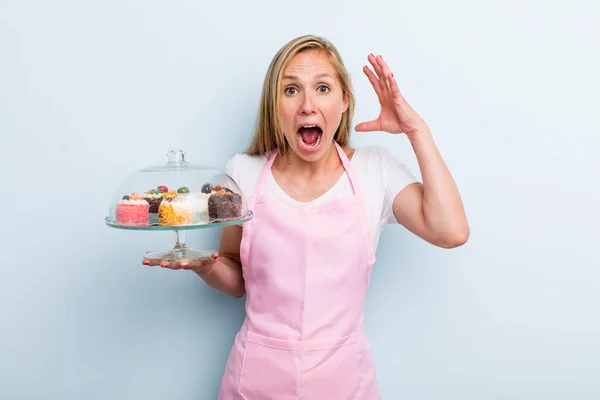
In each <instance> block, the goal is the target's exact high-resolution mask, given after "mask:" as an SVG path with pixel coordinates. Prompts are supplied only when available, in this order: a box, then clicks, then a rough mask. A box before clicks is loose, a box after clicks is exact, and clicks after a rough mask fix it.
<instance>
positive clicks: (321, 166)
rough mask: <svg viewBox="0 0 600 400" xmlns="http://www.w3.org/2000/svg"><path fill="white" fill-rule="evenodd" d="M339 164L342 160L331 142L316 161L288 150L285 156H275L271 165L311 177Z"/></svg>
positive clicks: (282, 170) (281, 169) (283, 170)
mask: <svg viewBox="0 0 600 400" xmlns="http://www.w3.org/2000/svg"><path fill="white" fill-rule="evenodd" d="M341 164H342V161H341V160H340V158H339V156H338V154H337V149H336V147H335V144H334V143H333V142H332V143H331V145H330V146H329V150H328V151H327V152H326V153H325V154H324V155H323V157H321V158H320V159H318V160H316V161H305V160H303V159H302V158H300V157H298V156H297V155H296V154H295V153H293V152H290V153H288V155H287V157H280V156H277V158H276V159H275V161H274V163H273V166H274V167H275V168H276V169H277V170H279V171H281V172H285V173H293V174H295V175H302V176H305V177H311V176H314V175H319V174H322V173H323V172H326V171H329V170H331V169H335V168H337V167H339V166H340V165H341Z"/></svg>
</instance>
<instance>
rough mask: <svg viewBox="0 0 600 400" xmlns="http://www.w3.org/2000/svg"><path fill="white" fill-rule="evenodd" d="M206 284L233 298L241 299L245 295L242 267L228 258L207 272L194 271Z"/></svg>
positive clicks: (221, 259)
mask: <svg viewBox="0 0 600 400" xmlns="http://www.w3.org/2000/svg"><path fill="white" fill-rule="evenodd" d="M196 274H198V275H199V276H200V277H201V278H202V279H204V281H205V282H206V284H207V285H208V286H210V287H212V288H213V289H216V290H220V291H222V292H224V293H227V294H229V295H230V296H233V297H242V296H243V295H244V293H246V289H245V285H244V277H243V275H242V266H241V265H240V263H239V262H238V261H235V260H233V259H230V258H228V257H219V260H218V261H217V262H215V264H214V265H213V266H212V268H210V269H209V270H208V271H207V272H198V271H196Z"/></svg>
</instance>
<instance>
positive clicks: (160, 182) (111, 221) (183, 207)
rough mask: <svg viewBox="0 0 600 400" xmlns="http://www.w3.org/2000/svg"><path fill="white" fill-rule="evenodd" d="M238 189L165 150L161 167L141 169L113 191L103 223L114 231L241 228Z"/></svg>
mask: <svg viewBox="0 0 600 400" xmlns="http://www.w3.org/2000/svg"><path fill="white" fill-rule="evenodd" d="M246 204H247V203H246V199H245V198H244V196H243V194H242V192H241V190H240V188H239V187H238V185H237V184H236V183H235V181H234V180H233V179H232V178H231V177H229V176H228V175H227V174H226V173H224V172H222V171H219V170H217V169H216V168H213V167H210V166H205V165H194V164H190V163H188V162H187V160H186V153H185V152H184V151H182V150H171V151H169V152H168V154H167V162H166V163H165V164H160V165H154V166H149V167H146V168H143V169H141V170H139V171H137V172H136V173H134V174H132V175H131V176H129V177H128V178H127V179H125V180H124V181H123V183H121V185H120V186H119V187H118V188H117V190H116V191H115V193H114V195H113V197H112V200H111V203H110V209H109V214H108V217H107V218H106V223H107V224H108V225H109V226H111V227H114V228H121V229H134V230H135V229H139V230H174V229H196V228H210V227H217V226H223V225H231V224H238V223H241V222H245V220H246V219H248V218H249V217H250V216H251V213H250V212H249V211H248V209H247V207H246Z"/></svg>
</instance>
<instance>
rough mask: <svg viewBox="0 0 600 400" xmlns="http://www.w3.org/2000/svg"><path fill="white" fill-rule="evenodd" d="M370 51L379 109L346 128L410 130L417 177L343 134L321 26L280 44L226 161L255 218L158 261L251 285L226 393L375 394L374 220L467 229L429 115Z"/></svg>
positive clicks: (344, 82)
mask: <svg viewBox="0 0 600 400" xmlns="http://www.w3.org/2000/svg"><path fill="white" fill-rule="evenodd" d="M368 61H369V63H370V64H371V66H372V70H371V69H370V68H369V67H367V66H365V67H364V73H365V74H366V75H367V77H368V79H369V81H370V82H371V84H372V85H373V88H374V90H375V92H376V93H377V96H378V98H379V102H380V103H381V113H380V114H379V117H378V118H377V119H375V120H373V121H370V122H363V123H360V124H358V125H357V126H356V127H355V130H356V131H363V132H366V131H385V132H389V133H391V134H405V135H406V136H407V137H408V139H409V141H410V143H411V145H412V146H413V148H414V151H415V154H416V157H417V160H418V163H419V167H420V169H421V173H422V179H423V183H422V184H421V183H420V182H418V181H417V180H416V179H415V178H414V177H413V175H412V174H411V173H410V171H408V169H407V168H406V167H405V166H404V165H403V164H402V163H400V162H399V161H398V160H396V159H395V158H394V157H393V156H392V155H391V154H390V153H388V152H387V151H385V150H383V149H381V148H378V147H369V148H362V149H356V150H355V149H352V148H351V147H349V138H350V130H351V125H350V124H351V120H352V117H353V112H354V97H353V93H352V88H351V84H350V78H349V74H348V72H347V71H346V69H345V67H344V64H343V63H342V60H341V57H340V55H339V54H338V52H337V50H336V49H335V48H334V47H333V46H332V45H331V44H330V43H329V42H327V41H326V40H325V39H323V38H320V37H315V36H303V37H299V38H297V39H295V40H292V41H291V42H289V43H287V44H286V45H285V46H284V47H283V48H282V49H281V50H280V51H279V52H278V53H277V54H276V55H275V58H274V59H273V61H272V63H271V65H270V67H269V69H268V71H267V74H266V78H265V82H264V88H263V93H262V99H261V104H260V110H259V115H258V123H257V127H256V132H255V136H254V138H253V140H252V143H251V145H250V147H249V149H248V150H247V152H246V153H245V154H240V155H237V156H235V157H234V158H233V159H232V160H230V162H229V163H228V165H227V168H226V171H227V172H228V174H229V175H230V176H231V177H232V178H233V179H234V180H235V181H236V183H237V184H238V185H239V186H240V187H241V189H242V191H243V192H244V193H246V194H247V195H248V196H249V197H248V208H249V209H251V210H252V211H253V212H254V218H253V219H252V220H251V221H250V222H248V223H246V224H244V225H243V227H241V226H233V227H227V228H224V229H223V231H222V236H221V244H220V250H219V254H218V255H217V254H215V255H214V256H213V259H212V260H211V261H210V262H204V263H192V264H182V265H169V264H162V266H164V267H169V268H174V269H179V268H184V269H191V270H193V271H195V272H196V273H197V274H198V275H199V276H201V277H202V278H203V279H204V280H205V281H206V282H207V284H208V285H210V286H211V287H213V288H215V289H218V290H221V291H223V292H225V293H228V294H230V295H232V296H236V297H241V296H243V295H244V294H246V296H247V298H246V319H245V321H244V323H243V325H242V327H241V329H240V331H239V332H238V334H237V336H236V339H235V343H234V345H233V348H232V351H231V353H230V355H229V359H228V363H227V367H226V370H225V373H224V376H223V380H222V384H221V391H220V395H219V399H221V400H232V399H249V400H250V399H260V400H265V399H277V400H284V399H300V398H302V399H328V400H335V399H365V400H372V399H378V398H379V391H378V387H377V383H376V378H375V371H374V367H373V362H372V359H371V355H370V351H369V346H368V343H367V341H366V339H365V334H364V331H363V326H362V321H363V302H364V300H365V295H366V292H367V286H368V281H369V274H370V271H371V267H372V266H373V263H374V262H375V249H376V247H377V242H378V240H379V233H380V231H381V229H382V228H383V226H385V225H386V224H388V223H400V224H402V225H403V226H405V227H406V228H407V229H409V230H410V231H411V232H413V233H414V234H416V235H418V236H419V237H421V238H423V239H424V240H426V241H428V242H430V243H432V244H434V245H436V246H440V247H443V248H452V247H456V246H460V245H462V244H463V243H465V242H466V240H467V238H468V236H469V227H468V224H467V220H466V217H465V212H464V210H463V206H462V203H461V199H460V196H459V193H458V190H457V188H456V185H455V183H454V181H453V179H452V177H451V175H450V172H449V171H448V169H447V168H446V166H445V164H444V162H443V160H442V158H441V156H440V154H439V153H438V150H437V148H436V146H435V144H434V141H433V138H432V136H431V133H430V131H429V129H428V127H427V124H426V123H425V122H424V121H423V120H422V119H421V118H420V117H419V115H418V114H417V113H416V112H415V111H414V110H413V109H412V108H411V107H410V106H409V105H408V103H407V102H406V100H405V99H404V98H403V97H402V95H401V94H400V91H399V90H398V86H397V84H396V81H395V79H394V77H393V74H392V73H391V72H390V70H389V68H388V66H387V65H386V63H385V62H384V61H383V59H382V58H381V56H377V57H375V56H373V55H372V54H371V55H369V57H368Z"/></svg>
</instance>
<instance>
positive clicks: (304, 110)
mask: <svg viewBox="0 0 600 400" xmlns="http://www.w3.org/2000/svg"><path fill="white" fill-rule="evenodd" d="M298 111H299V112H300V114H302V115H311V114H314V113H316V111H317V110H316V105H315V101H314V99H313V97H312V94H311V93H309V92H304V95H303V96H302V102H301V103H300V108H299V109H298Z"/></svg>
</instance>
